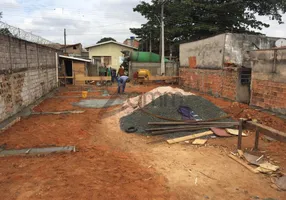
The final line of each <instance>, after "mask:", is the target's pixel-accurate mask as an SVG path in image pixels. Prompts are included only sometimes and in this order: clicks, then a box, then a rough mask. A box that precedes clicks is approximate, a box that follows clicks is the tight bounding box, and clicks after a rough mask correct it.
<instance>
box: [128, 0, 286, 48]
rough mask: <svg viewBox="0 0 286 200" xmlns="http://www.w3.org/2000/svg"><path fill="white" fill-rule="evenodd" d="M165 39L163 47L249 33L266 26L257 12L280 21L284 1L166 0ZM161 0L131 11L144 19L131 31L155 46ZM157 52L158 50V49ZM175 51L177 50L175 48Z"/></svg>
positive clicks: (157, 41) (156, 44) (153, 0)
mask: <svg viewBox="0 0 286 200" xmlns="http://www.w3.org/2000/svg"><path fill="white" fill-rule="evenodd" d="M164 2H165V13H164V21H165V38H166V41H165V42H166V47H168V46H169V47H172V46H173V47H176V49H177V50H178V44H179V43H181V42H185V41H194V40H199V39H203V38H206V37H210V36H213V35H216V34H220V33H225V32H233V33H252V34H259V32H257V31H259V30H261V29H262V28H264V27H269V24H267V23H265V22H262V21H259V20H258V19H257V18H256V15H260V16H269V17H270V19H272V20H276V21H278V23H280V24H281V23H283V21H282V15H281V14H282V13H285V11H286V1H285V0H271V1H265V0H165V1H164ZM161 4H162V0H152V2H151V3H146V2H144V1H143V2H141V3H140V4H138V5H137V6H136V7H135V8H134V9H133V10H134V12H139V13H140V14H141V15H142V16H144V17H145V18H146V19H147V23H145V24H143V25H142V26H141V28H131V29H130V30H131V32H132V33H134V34H136V35H137V36H138V37H140V38H142V40H143V41H148V40H149V39H150V33H152V34H151V35H152V40H154V46H160V45H159V38H160V23H159V21H158V18H160V9H161ZM157 52H158V49H157ZM177 53H178V51H177Z"/></svg>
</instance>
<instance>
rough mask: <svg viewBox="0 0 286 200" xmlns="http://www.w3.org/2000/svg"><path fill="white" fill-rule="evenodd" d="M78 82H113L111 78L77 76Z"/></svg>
mask: <svg viewBox="0 0 286 200" xmlns="http://www.w3.org/2000/svg"><path fill="white" fill-rule="evenodd" d="M76 80H77V81H111V77H110V76H76Z"/></svg>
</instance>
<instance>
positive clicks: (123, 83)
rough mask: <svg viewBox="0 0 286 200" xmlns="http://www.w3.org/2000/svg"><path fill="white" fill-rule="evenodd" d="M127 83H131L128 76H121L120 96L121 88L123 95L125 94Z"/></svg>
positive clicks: (119, 82) (119, 81)
mask: <svg viewBox="0 0 286 200" xmlns="http://www.w3.org/2000/svg"><path fill="white" fill-rule="evenodd" d="M126 82H129V78H128V76H120V77H119V79H118V94H120V91H121V88H122V93H124V90H125V87H126Z"/></svg>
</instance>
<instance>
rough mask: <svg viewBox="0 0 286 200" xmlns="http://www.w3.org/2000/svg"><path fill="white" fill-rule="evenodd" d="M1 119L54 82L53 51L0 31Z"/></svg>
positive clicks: (36, 96)
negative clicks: (5, 34)
mask: <svg viewBox="0 0 286 200" xmlns="http://www.w3.org/2000/svg"><path fill="white" fill-rule="evenodd" d="M0 44H1V45H0V121H3V120H5V119H7V118H8V117H10V116H12V115H14V114H16V113H17V112H19V111H20V110H21V109H23V108H24V107H26V106H28V105H29V104H31V103H33V102H34V101H35V100H37V99H38V98H40V97H41V96H43V95H44V94H46V93H48V92H49V91H51V90H52V89H53V88H55V87H56V85H57V80H56V57H55V56H56V55H55V53H56V51H55V50H54V49H51V48H49V47H45V46H41V45H37V44H34V43H30V42H27V41H23V40H19V39H16V38H11V37H8V36H3V35H0Z"/></svg>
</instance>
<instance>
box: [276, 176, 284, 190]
mask: <svg viewBox="0 0 286 200" xmlns="http://www.w3.org/2000/svg"><path fill="white" fill-rule="evenodd" d="M275 185H276V186H277V187H278V188H279V189H280V190H285V191H286V176H282V177H280V178H278V179H277V180H276V181H275Z"/></svg>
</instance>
